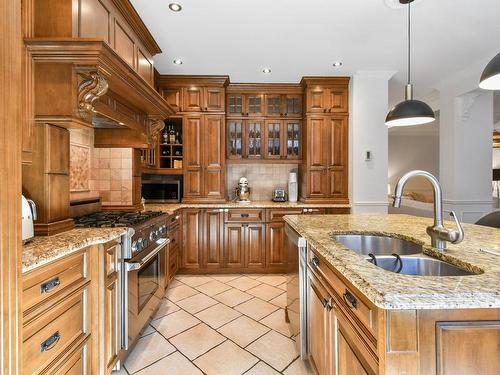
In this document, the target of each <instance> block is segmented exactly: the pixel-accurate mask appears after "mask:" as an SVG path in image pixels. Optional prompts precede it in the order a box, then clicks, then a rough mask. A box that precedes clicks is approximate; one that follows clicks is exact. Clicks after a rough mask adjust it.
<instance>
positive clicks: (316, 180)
mask: <svg viewBox="0 0 500 375" xmlns="http://www.w3.org/2000/svg"><path fill="white" fill-rule="evenodd" d="M327 186H328V184H327V171H326V169H314V170H310V171H309V186H308V187H309V192H308V193H309V196H310V197H311V198H325V197H326V187H327Z"/></svg>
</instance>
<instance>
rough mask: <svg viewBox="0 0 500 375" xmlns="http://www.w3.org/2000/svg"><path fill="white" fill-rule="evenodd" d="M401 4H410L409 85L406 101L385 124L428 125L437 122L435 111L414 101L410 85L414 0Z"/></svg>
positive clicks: (396, 107)
mask: <svg viewBox="0 0 500 375" xmlns="http://www.w3.org/2000/svg"><path fill="white" fill-rule="evenodd" d="M399 2H400V3H401V4H408V83H407V85H406V89H405V100H404V101H402V102H401V103H399V104H396V106H394V108H392V109H391V110H390V111H389V113H388V114H387V117H386V118H385V124H386V125H387V126H389V127H392V126H411V125H422V124H427V123H429V122H432V121H434V120H435V117H434V111H433V110H432V108H431V107H429V105H428V104H426V103H424V102H422V101H420V100H415V99H413V85H412V84H411V83H410V73H411V59H410V58H411V55H410V50H411V23H410V21H411V13H410V4H411V3H412V2H413V0H399Z"/></svg>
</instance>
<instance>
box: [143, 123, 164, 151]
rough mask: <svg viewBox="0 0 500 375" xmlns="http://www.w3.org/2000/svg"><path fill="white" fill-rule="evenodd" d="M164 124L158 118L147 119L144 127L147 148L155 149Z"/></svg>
mask: <svg viewBox="0 0 500 375" xmlns="http://www.w3.org/2000/svg"><path fill="white" fill-rule="evenodd" d="M164 127H165V122H164V121H163V119H159V118H149V119H148V122H147V126H146V136H147V141H148V145H149V148H155V147H156V144H157V142H158V137H159V136H160V134H161V132H162V130H163V128H164Z"/></svg>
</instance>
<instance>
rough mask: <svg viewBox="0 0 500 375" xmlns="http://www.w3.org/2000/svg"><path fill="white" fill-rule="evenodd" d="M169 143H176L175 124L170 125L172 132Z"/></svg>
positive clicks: (169, 135)
mask: <svg viewBox="0 0 500 375" xmlns="http://www.w3.org/2000/svg"><path fill="white" fill-rule="evenodd" d="M168 143H170V144H175V131H174V127H173V126H171V127H170V132H169V134H168Z"/></svg>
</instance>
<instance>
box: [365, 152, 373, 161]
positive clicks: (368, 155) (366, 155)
mask: <svg viewBox="0 0 500 375" xmlns="http://www.w3.org/2000/svg"><path fill="white" fill-rule="evenodd" d="M371 160H372V152H371V151H369V150H367V151H365V161H371Z"/></svg>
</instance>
